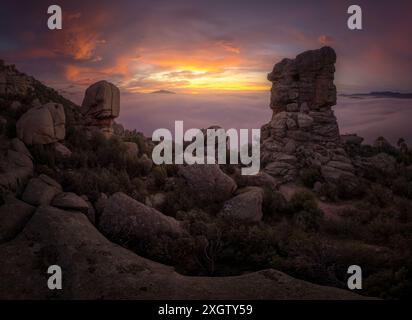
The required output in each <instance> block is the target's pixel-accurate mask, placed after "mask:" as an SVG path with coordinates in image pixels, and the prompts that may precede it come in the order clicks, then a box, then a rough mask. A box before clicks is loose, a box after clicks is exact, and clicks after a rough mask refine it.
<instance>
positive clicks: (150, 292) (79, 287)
mask: <svg viewBox="0 0 412 320" xmlns="http://www.w3.org/2000/svg"><path fill="white" fill-rule="evenodd" d="M0 261H1V263H0V299H51V298H54V299H65V300H68V299H215V300H216V299H225V300H227V299H249V300H250V299H322V300H323V299H350V300H353V299H365V297H362V296H360V295H357V294H355V293H353V292H349V291H346V290H342V289H337V288H332V287H325V286H319V285H315V284H312V283H309V282H306V281H302V280H298V279H294V278H292V277H290V276H288V275H286V274H284V273H282V272H279V271H276V270H273V269H269V270H263V271H259V272H253V273H248V274H244V275H241V276H231V277H189V276H183V275H181V274H178V273H176V272H175V271H174V270H173V268H171V267H168V266H165V265H161V264H159V263H156V262H152V261H150V260H147V259H145V258H142V257H140V256H138V255H136V254H135V253H133V252H131V251H129V250H127V249H124V248H122V247H120V246H118V245H115V244H113V243H111V242H110V241H108V240H107V239H106V238H105V237H103V236H102V235H101V234H100V233H99V232H98V231H97V230H96V228H94V227H93V225H92V224H91V223H90V222H89V221H88V220H87V218H86V217H85V216H84V215H83V214H75V213H72V212H66V211H63V210H60V209H57V208H53V207H40V208H39V209H38V210H37V211H36V213H35V214H34V215H33V217H32V218H31V219H30V221H29V222H28V224H27V225H26V227H25V228H24V230H23V231H22V232H21V233H20V234H19V235H18V236H17V237H16V238H15V239H13V240H12V241H9V242H7V243H5V244H2V245H0ZM50 265H58V266H60V267H61V268H62V271H63V289H62V290H49V289H48V287H47V285H46V280H47V278H46V276H47V274H46V271H47V268H48V267H49V266H50Z"/></svg>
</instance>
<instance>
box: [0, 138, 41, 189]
mask: <svg viewBox="0 0 412 320" xmlns="http://www.w3.org/2000/svg"><path fill="white" fill-rule="evenodd" d="M1 143H2V147H3V146H6V149H5V151H4V154H3V152H0V191H1V190H4V192H11V193H15V194H16V193H21V192H22V191H23V189H24V187H25V185H26V183H27V181H28V180H29V179H30V177H31V176H32V175H33V167H34V166H33V161H32V156H31V154H30V152H29V150H27V148H26V146H25V145H24V143H23V142H21V141H20V140H19V139H17V138H15V139H12V140H11V142H10V143H9V146H8V147H7V144H6V143H5V142H3V141H2V142H1Z"/></svg>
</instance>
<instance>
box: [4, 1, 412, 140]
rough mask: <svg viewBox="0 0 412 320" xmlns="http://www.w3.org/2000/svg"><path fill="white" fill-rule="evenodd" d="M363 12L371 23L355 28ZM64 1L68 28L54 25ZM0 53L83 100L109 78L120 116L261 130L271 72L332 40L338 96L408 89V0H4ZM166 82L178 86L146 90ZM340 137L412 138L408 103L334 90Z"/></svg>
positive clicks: (129, 122) (137, 125)
mask: <svg viewBox="0 0 412 320" xmlns="http://www.w3.org/2000/svg"><path fill="white" fill-rule="evenodd" d="M354 3H356V4H358V5H360V7H361V8H362V14H363V30H360V31H359V30H358V31H351V30H349V29H348V27H347V19H348V17H349V15H348V13H347V9H348V7H349V6H350V5H351V4H354ZM51 4H58V5H60V6H61V8H62V11H63V29H62V30H54V31H51V30H49V29H48V28H47V19H48V17H49V15H48V14H47V8H48V6H49V5H51ZM0 6H1V10H0V30H1V31H0V59H3V60H5V62H6V63H7V64H16V66H17V68H18V69H19V70H20V71H23V72H25V73H27V74H29V75H33V76H34V77H35V78H36V79H38V80H40V81H42V82H43V83H45V84H46V85H49V86H51V87H53V88H56V89H58V90H59V91H60V92H61V93H62V94H63V95H64V96H66V97H68V98H69V99H71V100H73V101H74V102H76V103H78V104H81V102H82V99H83V96H84V92H85V89H86V88H87V87H88V86H89V85H91V84H92V83H94V82H96V81H99V80H103V79H105V80H108V81H110V82H112V83H114V84H116V85H117V86H118V87H119V88H120V90H121V111H120V117H119V118H118V119H117V121H118V122H120V123H122V124H123V125H124V126H125V127H126V128H129V129H138V130H139V131H142V132H144V133H145V134H146V135H151V133H152V132H153V131H154V130H155V129H156V128H169V129H173V127H174V121H175V120H183V121H184V123H185V128H186V129H188V128H190V127H195V128H207V127H208V126H210V125H220V126H222V127H224V128H226V129H228V128H260V126H261V125H262V124H264V123H267V122H268V121H269V120H270V118H271V110H270V108H269V99H270V93H269V90H270V86H271V83H270V82H269V81H267V78H266V77H267V74H268V73H269V72H270V71H271V70H272V68H273V66H274V65H275V64H276V63H277V62H279V61H280V60H282V59H283V58H285V57H287V58H294V57H295V56H296V55H297V54H299V53H301V52H303V51H306V50H310V49H316V48H320V47H322V46H324V45H328V46H331V47H333V48H334V49H335V51H336V53H337V64H336V73H335V84H336V85H337V89H338V93H361V92H370V91H387V90H389V91H398V92H412V72H411V71H412V41H410V39H411V37H410V32H411V30H412V1H411V0H404V1H403V0H392V1H388V0H369V1H366V0H363V1H361V0H357V1H353V0H350V1H346V0H342V1H338V0H336V1H330V0H319V1H314V0H305V1H304V0H301V1H297V0H282V1H280V0H271V1H269V0H267V1H262V0H253V1H252V0H248V1H245V0H185V1H177V0H168V1H163V0H118V1H105V0H100V1H90V0H82V1H78V0H70V1H53V2H50V1H44V0H37V1H30V2H29V1H23V0H13V1H11V0H2V1H1V4H0ZM158 90H169V91H172V92H175V93H177V94H149V93H151V92H154V91H158ZM334 109H335V114H336V116H337V118H338V123H339V126H340V129H341V132H342V133H354V132H357V133H359V134H361V135H362V136H364V137H365V138H366V139H367V141H368V142H372V141H373V139H374V138H376V137H377V136H379V135H384V136H388V138H389V139H390V140H391V141H392V142H396V139H397V138H398V137H400V136H403V137H406V138H407V140H408V141H409V142H410V143H412V132H411V130H410V125H409V119H410V116H412V112H411V110H412V100H401V99H395V100H393V99H392V100H389V99H378V100H377V99H364V100H358V99H349V98H344V97H342V96H339V97H338V105H337V106H336V107H335V108H334Z"/></svg>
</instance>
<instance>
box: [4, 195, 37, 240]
mask: <svg viewBox="0 0 412 320" xmlns="http://www.w3.org/2000/svg"><path fill="white" fill-rule="evenodd" d="M33 212H34V207H32V206H30V205H28V204H27V203H25V202H23V201H20V200H18V199H13V198H8V199H7V201H6V203H5V204H4V205H2V206H0V243H2V242H5V241H8V240H10V239H12V238H13V237H15V236H16V235H17V234H18V233H19V232H20V231H21V230H22V229H23V228H24V226H25V225H26V223H27V221H28V220H29V219H30V217H31V216H32V214H33Z"/></svg>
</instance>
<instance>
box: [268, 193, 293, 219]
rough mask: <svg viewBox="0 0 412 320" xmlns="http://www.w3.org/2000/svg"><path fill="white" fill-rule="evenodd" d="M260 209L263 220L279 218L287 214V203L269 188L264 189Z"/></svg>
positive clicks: (281, 196)
mask: <svg viewBox="0 0 412 320" xmlns="http://www.w3.org/2000/svg"><path fill="white" fill-rule="evenodd" d="M262 209H263V216H264V217H265V218H276V217H277V218H280V217H281V216H282V215H284V214H285V213H287V209H288V206H287V201H286V199H285V197H284V196H283V195H282V194H281V193H280V192H278V191H276V190H272V189H271V188H264V196H263V208H262Z"/></svg>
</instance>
